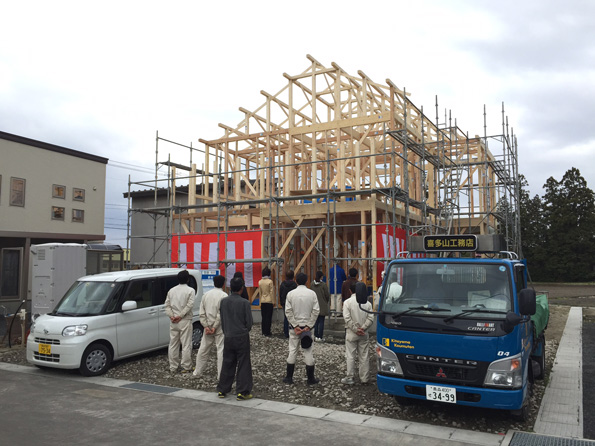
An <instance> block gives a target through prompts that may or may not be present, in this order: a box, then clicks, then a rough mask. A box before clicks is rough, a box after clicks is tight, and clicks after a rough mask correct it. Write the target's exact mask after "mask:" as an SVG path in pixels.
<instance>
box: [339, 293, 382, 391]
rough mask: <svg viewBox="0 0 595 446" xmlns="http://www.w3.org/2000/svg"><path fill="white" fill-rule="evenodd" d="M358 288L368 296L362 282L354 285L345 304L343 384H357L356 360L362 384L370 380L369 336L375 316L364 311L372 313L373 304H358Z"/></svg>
mask: <svg viewBox="0 0 595 446" xmlns="http://www.w3.org/2000/svg"><path fill="white" fill-rule="evenodd" d="M357 288H360V289H359V292H360V293H362V292H363V293H365V294H364V295H367V289H366V285H365V284H364V283H362V282H357V283H354V284H353V285H352V286H351V291H352V294H351V297H350V298H349V299H347V300H346V301H345V302H344V303H343V320H344V321H345V359H346V361H347V375H346V376H345V378H343V379H341V382H342V383H343V384H349V385H352V384H355V381H354V379H353V377H354V374H355V359H356V357H357V361H358V363H359V379H360V381H361V383H362V384H367V383H368V381H369V380H370V362H369V342H368V340H369V335H368V329H369V328H370V327H371V326H372V322H373V321H374V315H373V314H371V313H366V312H365V311H363V310H362V308H363V309H364V310H367V311H372V304H371V303H370V302H366V303H365V304H362V308H360V304H358V303H357V298H356V296H355V293H356V290H357Z"/></svg>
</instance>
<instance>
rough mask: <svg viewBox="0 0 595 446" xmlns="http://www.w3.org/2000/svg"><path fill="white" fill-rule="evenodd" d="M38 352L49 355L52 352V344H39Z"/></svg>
mask: <svg viewBox="0 0 595 446" xmlns="http://www.w3.org/2000/svg"><path fill="white" fill-rule="evenodd" d="M38 351H39V354H40V355H51V354H52V346H51V345H50V344H39V350H38Z"/></svg>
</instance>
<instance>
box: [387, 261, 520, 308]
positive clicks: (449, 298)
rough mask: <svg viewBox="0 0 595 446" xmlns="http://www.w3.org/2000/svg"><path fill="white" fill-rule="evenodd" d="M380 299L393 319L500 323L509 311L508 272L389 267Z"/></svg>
mask: <svg viewBox="0 0 595 446" xmlns="http://www.w3.org/2000/svg"><path fill="white" fill-rule="evenodd" d="M382 296H383V297H382V302H381V306H380V311H381V312H385V313H390V314H392V315H393V316H401V315H405V314H407V315H411V316H424V317H436V318H443V319H448V320H452V319H458V318H478V317H479V318H482V319H504V318H505V316H506V312H507V311H510V310H511V309H512V300H511V282H510V273H509V270H508V268H507V267H506V266H505V265H503V264H496V263H490V264H488V263H485V264H481V265H479V264H476V263H474V264H471V263H438V262H436V263H427V262H423V263H422V262H419V263H398V264H393V265H391V267H390V269H389V271H388V276H387V278H386V280H385V282H384V284H383V290H382ZM453 316H454V317H453Z"/></svg>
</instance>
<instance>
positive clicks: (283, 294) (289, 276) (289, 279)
mask: <svg viewBox="0 0 595 446" xmlns="http://www.w3.org/2000/svg"><path fill="white" fill-rule="evenodd" d="M293 276H294V272H293V270H289V271H287V272H286V273H285V280H284V281H283V282H281V285H280V286H279V302H280V303H281V306H282V307H283V334H284V335H285V337H286V338H289V322H288V321H287V316H285V300H286V299H287V293H289V292H290V291H291V290H295V289H296V288H297V283H295V280H293Z"/></svg>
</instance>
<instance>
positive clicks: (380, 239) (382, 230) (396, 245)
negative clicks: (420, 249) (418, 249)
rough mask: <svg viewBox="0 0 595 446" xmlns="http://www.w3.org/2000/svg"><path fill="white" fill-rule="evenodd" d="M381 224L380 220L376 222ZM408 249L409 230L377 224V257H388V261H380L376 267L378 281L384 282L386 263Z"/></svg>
mask: <svg viewBox="0 0 595 446" xmlns="http://www.w3.org/2000/svg"><path fill="white" fill-rule="evenodd" d="M376 223H377V224H379V223H380V222H376ZM406 249H407V231H405V230H404V229H401V228H396V229H395V228H394V227H393V226H391V225H383V224H379V225H378V226H376V257H377V258H379V259H382V258H384V257H387V258H388V261H387V262H386V263H385V262H384V261H379V262H378V264H377V267H376V271H377V276H376V280H377V283H379V284H380V283H381V282H382V271H384V268H385V267H386V264H387V263H388V262H390V261H391V260H392V259H394V258H396V257H397V254H398V253H400V252H402V251H405V250H406Z"/></svg>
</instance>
